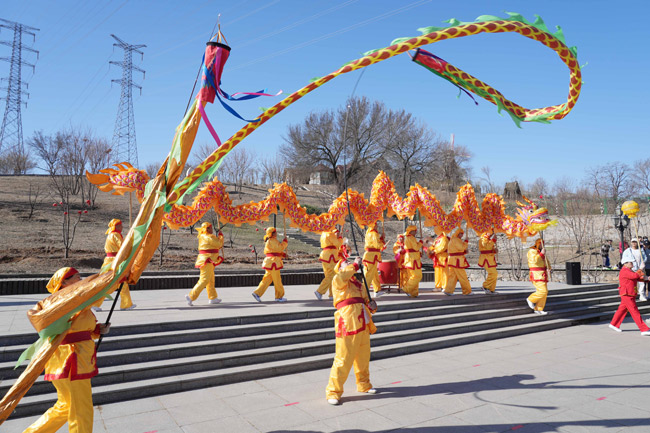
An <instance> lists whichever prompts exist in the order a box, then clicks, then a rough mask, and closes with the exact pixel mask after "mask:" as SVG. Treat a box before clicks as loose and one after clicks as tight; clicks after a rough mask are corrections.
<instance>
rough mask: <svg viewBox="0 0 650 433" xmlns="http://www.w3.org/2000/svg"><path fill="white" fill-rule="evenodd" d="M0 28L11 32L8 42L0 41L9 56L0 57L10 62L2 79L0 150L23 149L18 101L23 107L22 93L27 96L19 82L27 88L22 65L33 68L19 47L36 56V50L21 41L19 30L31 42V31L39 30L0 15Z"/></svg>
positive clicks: (33, 35)
mask: <svg viewBox="0 0 650 433" xmlns="http://www.w3.org/2000/svg"><path fill="white" fill-rule="evenodd" d="M0 28H6V29H10V30H13V32H14V38H13V41H12V42H8V41H0V44H2V45H7V46H9V47H11V57H0V60H4V61H7V62H9V63H10V66H9V77H8V78H6V79H3V81H4V80H6V81H7V87H6V90H7V96H6V97H5V98H0V99H4V100H5V101H6V105H5V113H4V117H3V118H2V127H1V128H0V150H2V147H3V146H4V148H5V150H17V151H19V152H23V151H24V149H23V120H22V114H21V111H20V110H21V106H22V104H25V107H27V102H23V96H27V98H29V93H27V92H26V91H24V90H23V84H24V85H25V87H28V84H27V83H24V82H23V80H22V67H23V65H25V66H31V67H32V69H35V68H36V66H35V65H34V64H32V63H28V62H26V61H24V60H23V50H25V51H30V52H32V53H36V58H37V59H38V54H39V53H38V51H36V50H34V49H33V48H30V47H28V46H26V45H24V44H23V42H22V40H23V33H25V34H28V35H31V36H32V37H33V38H34V41H36V33H34V32H37V31H39V29H37V28H35V27H29V26H26V25H24V24H21V23H17V22H15V21H7V20H4V19H1V18H0ZM0 89H4V88H0Z"/></svg>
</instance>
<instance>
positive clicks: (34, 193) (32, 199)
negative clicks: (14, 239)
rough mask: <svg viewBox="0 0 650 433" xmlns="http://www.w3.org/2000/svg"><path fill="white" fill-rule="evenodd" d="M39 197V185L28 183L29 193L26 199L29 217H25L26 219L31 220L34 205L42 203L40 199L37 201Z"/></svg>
mask: <svg viewBox="0 0 650 433" xmlns="http://www.w3.org/2000/svg"><path fill="white" fill-rule="evenodd" d="M39 195H41V187H40V185H32V183H31V182H30V183H29V193H28V195H27V199H28V200H29V215H28V216H27V219H32V217H33V216H34V209H35V208H36V205H37V204H39V203H40V202H42V201H43V200H42V199H41V200H39V199H38V197H39Z"/></svg>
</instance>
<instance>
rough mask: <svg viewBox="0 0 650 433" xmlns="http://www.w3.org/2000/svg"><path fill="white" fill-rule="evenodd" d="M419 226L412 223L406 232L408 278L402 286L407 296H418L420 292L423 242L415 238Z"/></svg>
mask: <svg viewBox="0 0 650 433" xmlns="http://www.w3.org/2000/svg"><path fill="white" fill-rule="evenodd" d="M416 231H417V227H415V226H414V225H410V226H408V227H407V228H406V233H404V248H403V249H402V251H401V254H404V269H405V270H406V275H407V280H406V284H405V285H404V287H403V288H402V290H404V293H406V294H407V296H410V297H412V298H417V297H418V294H419V287H420V281H421V280H422V242H421V241H418V240H417V239H416V238H415V233H416Z"/></svg>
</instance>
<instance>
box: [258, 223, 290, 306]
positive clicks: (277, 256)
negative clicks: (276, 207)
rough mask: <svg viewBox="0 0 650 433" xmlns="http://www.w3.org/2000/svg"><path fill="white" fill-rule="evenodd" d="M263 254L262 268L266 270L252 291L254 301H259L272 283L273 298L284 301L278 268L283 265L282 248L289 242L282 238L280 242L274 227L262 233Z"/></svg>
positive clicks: (283, 254) (283, 255)
mask: <svg viewBox="0 0 650 433" xmlns="http://www.w3.org/2000/svg"><path fill="white" fill-rule="evenodd" d="M264 241H265V244H264V254H265V255H266V257H265V258H264V261H263V262H262V268H263V269H264V270H265V271H266V272H265V273H264V277H262V281H260V284H259V286H257V290H255V291H254V292H253V298H255V300H256V301H258V302H261V299H260V298H261V297H262V296H263V295H264V292H266V289H268V287H269V286H270V285H271V283H273V287H275V300H276V301H277V302H286V298H285V297H284V286H283V285H282V278H281V277H280V269H282V268H283V267H284V266H283V264H282V258H283V257H285V255H286V254H285V253H284V250H285V249H287V245H288V244H289V242H288V241H287V240H286V239H284V240H283V241H282V242H280V241H278V239H277V230H276V229H275V227H269V228H267V229H266V234H265V235H264Z"/></svg>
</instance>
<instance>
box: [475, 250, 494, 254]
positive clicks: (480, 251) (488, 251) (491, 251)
mask: <svg viewBox="0 0 650 433" xmlns="http://www.w3.org/2000/svg"><path fill="white" fill-rule="evenodd" d="M479 253H481V254H496V253H497V252H496V251H494V250H485V251H483V250H479Z"/></svg>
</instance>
